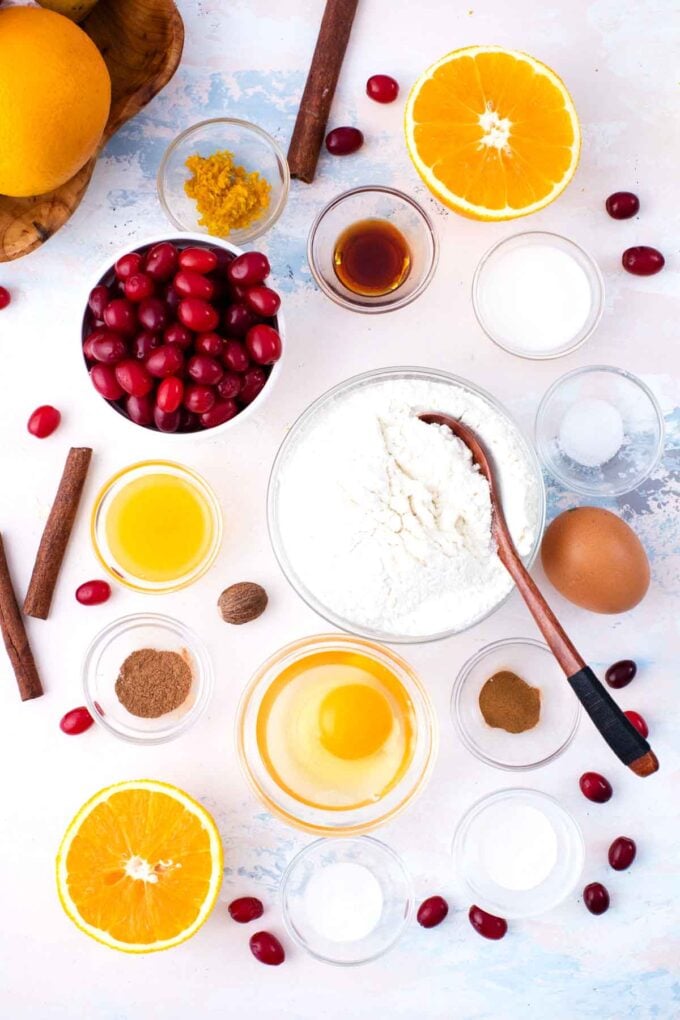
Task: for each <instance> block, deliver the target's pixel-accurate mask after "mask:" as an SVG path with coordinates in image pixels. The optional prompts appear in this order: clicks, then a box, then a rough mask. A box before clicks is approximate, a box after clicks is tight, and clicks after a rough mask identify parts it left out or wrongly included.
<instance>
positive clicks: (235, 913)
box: [227, 896, 264, 924]
mask: <svg viewBox="0 0 680 1020" xmlns="http://www.w3.org/2000/svg"><path fill="white" fill-rule="evenodd" d="M227 909H228V910H229V914H230V915H231V918H232V920H234V921H236V922H237V923H238V924H248V922H249V921H255V920H256V919H257V918H258V917H262V915H263V914H264V907H263V906H262V903H261V901H260V900H258V899H257V897H256V896H241V897H240V898H239V899H237V900H232V901H231V903H230V904H229V907H228V908H227Z"/></svg>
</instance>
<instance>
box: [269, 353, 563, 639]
mask: <svg viewBox="0 0 680 1020" xmlns="http://www.w3.org/2000/svg"><path fill="white" fill-rule="evenodd" d="M404 379H418V380H424V381H426V382H429V383H444V384H448V385H451V386H455V387H457V388H460V389H461V390H463V391H464V392H465V393H466V394H468V395H472V396H474V397H476V398H477V399H479V400H481V401H484V402H485V403H486V404H488V405H489V406H490V407H491V408H492V409H493V411H495V412H496V414H498V415H500V416H501V417H502V418H503V419H504V420H505V421H506V422H507V426H508V429H509V430H511V431H512V432H513V434H514V435H515V437H516V438H517V441H518V444H519V445H520V447H521V449H522V451H523V453H524V455H525V458H526V463H527V465H528V467H529V470H530V472H531V474H532V476H533V479H534V483H535V489H536V499H537V507H536V534H535V536H534V540H533V543H532V547H531V549H530V551H529V553H528V554H527V555H526V556H525V557H524V558H523V559H524V563H525V564H526V566H527V567H531V565H532V563H533V562H534V559H535V558H536V555H537V553H538V549H539V546H540V542H541V537H542V534H543V528H544V527H545V512H546V504H545V489H544V487H543V476H542V473H541V468H540V464H539V462H538V458H537V457H536V454H535V453H534V451H533V448H532V447H531V445H530V444H529V443H528V442H527V441H526V440H525V438H524V436H523V435H522V433H521V431H520V429H519V427H518V426H517V424H516V422H515V421H514V420H513V418H512V417H511V416H510V414H509V413H508V411H507V410H506V409H505V408H504V407H503V406H502V404H500V403H499V402H498V401H497V400H496V399H495V397H492V396H491V394H489V393H487V392H486V391H485V390H483V389H481V388H480V387H478V386H475V385H474V384H473V383H471V382H468V381H467V380H466V379H461V378H459V377H458V376H455V375H451V374H449V373H448V372H439V371H437V370H435V369H426V368H408V367H406V368H381V369H376V370H375V371H372V372H365V373H364V374H363V375H357V376H354V377H352V378H351V379H347V380H345V381H344V382H341V383H339V384H338V385H337V386H334V387H333V388H332V389H330V390H328V391H327V392H326V393H324V394H322V396H320V397H318V398H317V399H316V400H315V401H314V402H313V403H312V404H310V405H309V407H308V408H307V409H306V410H305V411H303V413H302V414H301V415H300V417H299V418H298V419H297V421H296V422H295V423H294V424H293V426H292V427H291V428H290V430H289V431H288V433H287V435H286V437H285V439H284V440H283V442H282V444H281V446H280V447H279V451H278V453H277V455H276V458H275V460H274V463H273V465H272V470H271V475H270V478H269V488H268V492H267V521H268V526H269V537H270V540H271V543H272V547H273V549H274V554H275V556H276V558H277V560H278V562H279V566H280V567H281V569H282V570H283V573H284V574H285V576H286V578H287V579H288V582H289V583H290V584H291V585H292V587H293V588H294V589H295V591H296V592H297V593H298V595H299V596H300V598H302V599H303V600H304V601H305V602H306V603H307V605H308V606H309V607H310V608H311V609H313V610H314V611H315V612H316V613H318V614H319V616H322V617H323V618H324V619H325V620H327V621H328V622H329V623H331V624H333V626H334V627H339V628H340V629H341V630H345V631H348V632H349V633H352V634H360V635H361V636H363V637H366V638H369V639H372V640H375V641H386V642H389V643H391V644H415V643H421V642H427V641H437V640H440V639H442V638H447V637H451V636H452V635H454V634H459V633H462V632H463V631H465V630H468V629H469V628H470V627H473V626H476V625H477V624H478V623H481V622H482V620H485V619H487V618H488V617H489V616H491V614H492V613H494V612H495V611H496V610H497V609H498V608H500V606H502V605H503V603H504V602H506V600H507V599H508V598H509V597H510V595H511V594H512V591H513V588H512V587H510V588H509V589H508V592H507V594H506V595H504V596H503V598H501V599H500V600H499V602H497V603H496V605H494V606H492V607H491V608H490V609H489V610H488V611H486V612H484V613H482V614H481V615H480V616H479V618H478V619H475V620H472V621H471V622H469V623H468V624H467V625H466V626H464V627H460V628H451V629H448V630H444V631H441V632H439V633H434V634H432V633H430V634H420V635H412V634H397V633H392V632H391V631H381V630H373V629H371V628H369V627H366V626H363V625H362V624H359V623H357V622H356V621H355V620H350V619H347V618H345V617H343V616H340V615H339V614H338V613H336V612H335V611H334V610H333V609H331V608H330V607H329V606H327V605H325V604H324V603H323V602H322V601H321V600H320V599H319V598H318V597H317V596H316V594H315V593H314V592H313V591H311V590H310V588H309V587H308V586H307V585H306V584H305V582H304V581H303V580H302V578H301V577H300V576H299V574H298V571H297V570H296V567H295V564H294V562H293V561H292V559H291V557H290V555H289V552H288V550H287V548H286V539H285V535H284V534H283V533H282V529H281V521H280V510H279V502H280V498H281V496H280V493H281V485H282V476H283V475H284V472H285V468H286V462H287V459H288V457H289V456H290V455H291V453H292V452H293V451H294V450H295V447H296V444H297V443H298V442H299V441H300V439H301V438H304V436H305V433H306V431H307V430H308V429H309V427H310V426H311V425H313V423H314V419H315V417H316V416H317V415H318V414H321V413H323V412H324V411H325V410H326V409H327V407H328V406H330V405H331V404H332V402H334V401H335V400H337V399H338V398H342V397H346V396H349V395H351V394H353V393H355V392H357V391H359V390H361V389H363V388H365V387H371V386H373V385H374V384H376V383H380V382H383V381H385V380H404ZM491 452H492V451H491ZM501 491H502V482H501Z"/></svg>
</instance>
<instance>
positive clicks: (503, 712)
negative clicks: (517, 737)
mask: <svg viewBox="0 0 680 1020" xmlns="http://www.w3.org/2000/svg"><path fill="white" fill-rule="evenodd" d="M479 708H480V711H481V713H482V715H483V716H484V721H485V722H486V723H487V724H488V725H489V726H494V727H497V728H498V729H502V730H506V732H507V733H524V732H525V731H526V730H531V729H533V728H534V726H535V725H536V723H537V722H538V720H539V718H540V715H541V692H540V690H539V689H538V688H537V687H532V686H531V684H528V683H527V682H526V680H523V679H522V677H521V676H517V674H516V673H512V672H511V671H510V670H507V669H502V670H499V672H498V673H494V675H493V676H491V677H489V679H488V680H487V681H486V683H485V684H484V686H483V687H482V689H481V691H480V692H479Z"/></svg>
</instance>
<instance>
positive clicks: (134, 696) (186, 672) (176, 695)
mask: <svg viewBox="0 0 680 1020" xmlns="http://www.w3.org/2000/svg"><path fill="white" fill-rule="evenodd" d="M192 679H193V673H192V669H191V665H190V663H189V661H188V658H187V653H184V654H180V653H179V652H164V651H158V650H157V649H155V648H140V649H138V650H137V651H135V652H132V653H131V654H130V655H128V657H127V659H125V661H124V662H123V664H122V665H121V667H120V672H119V674H118V679H117V680H116V695H117V696H118V700H119V701H120V703H121V704H122V705H123V707H124V708H126V709H127V710H128V712H130V713H131V714H132V715H136V716H140V717H141V718H143V719H157V718H158V717H159V716H161V715H166V714H167V713H168V712H172V711H174V710H175V709H176V708H179V706H180V705H182V704H183V703H184V702H185V701H186V699H187V697H188V695H189V691H190V690H191V683H192Z"/></svg>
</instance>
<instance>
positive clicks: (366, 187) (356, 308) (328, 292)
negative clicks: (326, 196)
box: [307, 184, 439, 315]
mask: <svg viewBox="0 0 680 1020" xmlns="http://www.w3.org/2000/svg"><path fill="white" fill-rule="evenodd" d="M367 192H377V193H378V194H381V195H390V196H391V197H392V198H396V199H399V200H400V201H403V202H405V203H406V204H407V205H409V206H411V208H412V209H413V210H414V211H415V212H416V213H417V214H418V215H419V216H420V218H421V219H422V221H423V223H424V224H425V228H426V229H427V232H428V235H429V237H430V240H431V243H432V255H431V259H430V265H429V266H428V269H427V272H426V273H425V275H424V276H423V279H422V280H421V281H420V283H419V284H418V286H417V287H415V288H414V289H413V290H412V291H411V293H410V294H407V295H404V296H403V297H401V298H399V299H398V300H396V301H392V302H389V303H386V304H378V303H377V302H376V303H375V304H371V305H362V304H359V303H358V302H355V301H352V300H351V299H350V298H347V297H345V296H344V295H342V294H338V293H337V291H335V290H333V288H332V287H329V286H328V284H327V283H326V281H325V279H324V278H323V275H322V273H321V271H320V269H319V266H318V264H317V261H316V258H315V256H314V242H315V240H316V235H317V232H318V229H319V227H320V226H321V224H322V222H323V220H324V219H325V217H326V216H327V215H328V213H330V212H332V211H333V209H335V208H336V206H338V205H341V204H342V203H343V202H344V201H345V200H346V199H348V198H351V197H352V196H354V195H362V194H366V193H367ZM307 263H308V265H309V268H310V270H311V272H312V276H313V277H314V281H315V282H316V285H317V286H318V288H319V290H320V291H321V292H322V293H323V294H325V296H326V297H327V298H330V300H331V301H333V302H334V303H335V304H336V305H340V307H341V308H347V309H349V310H350V311H352V312H359V313H360V314H363V315H381V314H383V313H386V312H395V311H397V310H398V309H399V308H405V307H406V306H407V305H410V304H411V302H412V301H415V299H416V298H417V297H420V295H421V294H422V293H423V292H424V291H425V290H426V289H427V288H428V287H429V285H430V283H431V282H432V277H433V276H434V274H435V270H436V268H437V265H438V263H439V238H438V236H437V232H436V230H435V226H434V221H433V220H432V219H431V218H430V216H429V215H428V214H427V213H426V212H425V210H424V209H423V207H422V206H421V205H420V203H419V202H416V200H415V198H411V196H410V195H407V194H406V193H405V192H403V191H399V189H398V188H390V187H388V186H387V185H385V184H362V185H360V186H359V187H356V188H350V189H349V190H348V191H343V192H342V194H340V195H336V196H335V198H332V199H331V201H330V202H327V203H326V205H325V206H324V207H323V209H322V210H321V212H319V213H318V214H317V216H316V218H315V219H314V222H313V223H312V225H311V227H310V229H309V234H308V235H307ZM384 296H385V297H388V296H389V295H387V294H386V295H384Z"/></svg>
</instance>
